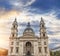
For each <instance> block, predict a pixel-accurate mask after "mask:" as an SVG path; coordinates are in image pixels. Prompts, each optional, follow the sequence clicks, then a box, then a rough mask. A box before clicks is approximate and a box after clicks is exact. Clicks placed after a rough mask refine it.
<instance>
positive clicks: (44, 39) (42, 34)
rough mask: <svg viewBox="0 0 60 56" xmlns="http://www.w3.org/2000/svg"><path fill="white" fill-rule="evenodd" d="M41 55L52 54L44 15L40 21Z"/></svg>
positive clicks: (47, 55)
mask: <svg viewBox="0 0 60 56" xmlns="http://www.w3.org/2000/svg"><path fill="white" fill-rule="evenodd" d="M39 55H41V56H50V53H49V48H48V36H47V33H46V28H45V23H44V20H43V18H42V17H41V21H40V38H39Z"/></svg>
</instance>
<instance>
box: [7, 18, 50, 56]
mask: <svg viewBox="0 0 60 56" xmlns="http://www.w3.org/2000/svg"><path fill="white" fill-rule="evenodd" d="M39 29H40V30H39V32H40V33H39V35H40V36H36V34H35V32H34V30H33V29H32V28H31V25H30V22H28V23H27V26H26V29H25V30H24V32H23V34H22V36H19V37H18V23H17V20H16V19H15V20H14V22H13V23H12V28H11V35H10V37H9V50H8V56H50V51H49V47H48V36H47V33H46V27H45V23H44V20H43V18H41V21H40V28H39Z"/></svg>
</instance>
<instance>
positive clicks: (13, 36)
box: [8, 18, 18, 56]
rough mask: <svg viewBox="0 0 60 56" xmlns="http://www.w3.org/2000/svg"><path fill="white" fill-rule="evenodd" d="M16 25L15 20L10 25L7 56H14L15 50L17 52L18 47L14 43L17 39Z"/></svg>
mask: <svg viewBox="0 0 60 56" xmlns="http://www.w3.org/2000/svg"><path fill="white" fill-rule="evenodd" d="M17 28H18V24H17V20H16V18H15V20H14V21H13V24H12V28H11V35H10V38H9V51H8V55H9V56H14V55H16V50H17V51H18V47H15V46H16V42H17V39H18V38H17V37H18V29H17Z"/></svg>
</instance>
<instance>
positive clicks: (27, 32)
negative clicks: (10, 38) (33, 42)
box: [23, 22, 35, 36]
mask: <svg viewBox="0 0 60 56" xmlns="http://www.w3.org/2000/svg"><path fill="white" fill-rule="evenodd" d="M34 34H35V33H34V31H33V29H32V28H31V25H30V22H28V25H27V28H26V29H25V30H24V32H23V35H24V36H33V35H34Z"/></svg>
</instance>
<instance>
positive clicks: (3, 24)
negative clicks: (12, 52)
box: [0, 0, 60, 48]
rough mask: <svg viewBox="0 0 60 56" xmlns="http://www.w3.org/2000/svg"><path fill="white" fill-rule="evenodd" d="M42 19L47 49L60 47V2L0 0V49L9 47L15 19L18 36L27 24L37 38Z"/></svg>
mask: <svg viewBox="0 0 60 56" xmlns="http://www.w3.org/2000/svg"><path fill="white" fill-rule="evenodd" d="M41 17H42V18H43V20H44V22H45V26H46V31H47V35H48V37H49V40H48V41H49V48H55V47H59V46H60V0H0V47H2V48H8V47H9V37H10V35H11V27H12V23H13V21H14V20H15V18H17V22H18V31H19V32H18V36H21V35H22V33H23V31H24V29H25V28H26V25H27V22H30V23H31V27H32V28H33V29H34V31H35V34H36V35H37V36H39V24H40V19H41Z"/></svg>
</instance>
